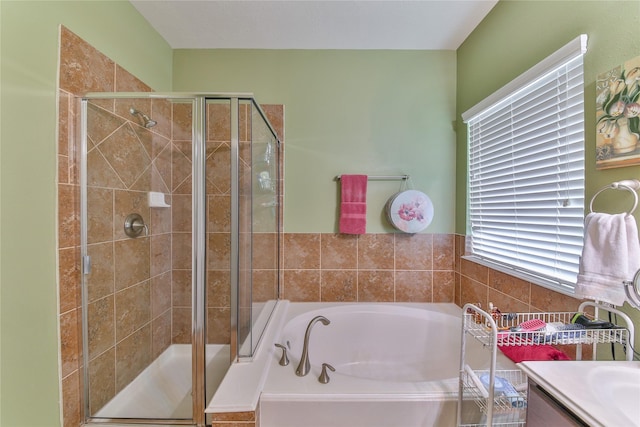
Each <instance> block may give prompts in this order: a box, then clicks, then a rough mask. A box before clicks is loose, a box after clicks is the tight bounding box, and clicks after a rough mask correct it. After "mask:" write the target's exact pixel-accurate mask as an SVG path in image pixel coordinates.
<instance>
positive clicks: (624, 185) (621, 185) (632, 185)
mask: <svg viewBox="0 0 640 427" xmlns="http://www.w3.org/2000/svg"><path fill="white" fill-rule="evenodd" d="M610 189H613V190H627V191H629V192H631V193H632V194H633V197H634V200H633V207H632V208H631V210H630V211H629V212H628V213H627V215H631V214H632V213H633V212H635V210H636V208H637V207H638V193H636V191H638V190H640V181H639V180H637V179H625V180H622V181H616V182H612V183H611V184H609V185H607V186H605V187H602V188H601V189H600V190H598V191H597V192H596V194H594V195H593V197H592V198H591V202H590V203H589V212H593V201H594V200H595V199H596V197H598V195H599V194H600V193H602V192H603V191H605V190H610Z"/></svg>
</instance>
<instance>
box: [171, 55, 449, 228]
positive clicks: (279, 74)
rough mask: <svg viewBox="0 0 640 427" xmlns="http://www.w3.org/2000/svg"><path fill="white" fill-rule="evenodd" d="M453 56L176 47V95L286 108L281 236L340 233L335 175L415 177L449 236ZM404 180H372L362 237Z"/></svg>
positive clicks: (380, 223)
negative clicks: (221, 96) (222, 96)
mask: <svg viewBox="0 0 640 427" xmlns="http://www.w3.org/2000/svg"><path fill="white" fill-rule="evenodd" d="M455 70H456V62H455V52H453V51H428V52H427V51H350V50H342V51H335V50H314V51H309V50H176V51H175V52H174V70H173V76H174V79H173V89H174V90H176V91H203V90H204V91H224V92H229V91H239V92H252V93H254V95H255V97H256V99H257V100H258V102H260V103H263V104H284V106H285V123H286V125H285V127H286V136H285V141H286V142H285V146H286V149H285V153H286V154H285V189H286V190H285V208H284V229H285V231H286V232H292V233H302V232H308V233H311V232H326V233H330V232H334V231H337V218H338V201H339V194H340V191H339V184H338V183H337V182H336V181H334V177H335V176H336V175H340V174H349V173H363V174H368V175H396V174H409V175H411V181H412V182H411V184H412V185H413V188H415V189H417V190H421V191H423V192H425V193H426V194H428V195H429V197H430V198H431V200H432V201H433V204H434V207H435V215H434V220H433V222H432V224H431V225H430V226H429V227H428V228H427V229H426V230H425V231H426V232H441V233H448V232H453V229H454V221H453V218H454V212H455V207H454V197H453V192H454V189H455V187H454V186H455V182H454V180H455V171H454V166H455V134H454V130H453V127H452V121H453V120H454V113H455ZM400 185H401V183H400V182H380V181H375V182H372V181H370V182H369V184H368V191H367V202H368V209H367V232H369V233H379V232H387V231H393V229H392V228H391V227H390V226H389V225H388V224H387V222H386V220H385V219H384V213H383V208H384V204H385V202H386V201H387V199H388V198H389V197H390V196H392V195H393V194H395V193H396V192H397V191H398V190H399V189H400Z"/></svg>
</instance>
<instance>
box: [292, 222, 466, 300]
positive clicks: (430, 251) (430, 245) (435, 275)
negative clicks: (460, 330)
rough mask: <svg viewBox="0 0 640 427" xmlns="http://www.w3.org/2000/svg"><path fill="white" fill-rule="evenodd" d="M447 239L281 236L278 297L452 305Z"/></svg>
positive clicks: (451, 248)
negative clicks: (280, 287)
mask: <svg viewBox="0 0 640 427" xmlns="http://www.w3.org/2000/svg"><path fill="white" fill-rule="evenodd" d="M453 255H454V238H453V235H451V234H414V235H408V234H393V233H386V234H364V235H360V236H355V235H342V234H333V233H300V234H291V233H285V234H284V269H283V283H282V289H281V297H282V298H284V299H288V300H291V301H305V302H311V301H362V302H393V301H404V302H407V301H411V302H453V301H454V290H455V275H454V261H453Z"/></svg>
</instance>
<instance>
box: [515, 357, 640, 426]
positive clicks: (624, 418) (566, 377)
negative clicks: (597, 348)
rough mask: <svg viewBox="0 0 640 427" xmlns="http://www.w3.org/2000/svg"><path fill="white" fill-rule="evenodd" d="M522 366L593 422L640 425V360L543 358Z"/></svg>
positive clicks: (578, 413)
mask: <svg viewBox="0 0 640 427" xmlns="http://www.w3.org/2000/svg"><path fill="white" fill-rule="evenodd" d="M519 367H520V368H521V369H522V370H523V371H524V372H525V373H526V374H527V375H528V376H529V378H530V379H531V380H533V381H535V382H536V383H537V384H538V385H539V386H541V387H542V388H544V389H545V390H546V391H547V392H548V393H549V394H550V395H552V396H553V397H554V398H556V399H557V400H558V401H559V402H561V403H562V404H563V405H565V406H566V407H567V408H568V409H569V410H571V411H572V412H573V413H574V414H575V415H576V416H578V417H579V418H580V419H582V420H583V421H584V422H586V423H587V424H589V425H590V426H594V427H595V426H602V427H612V426H618V427H632V426H640V362H626V361H624V362H623V361H618V362H607V361H544V362H522V363H520V364H519Z"/></svg>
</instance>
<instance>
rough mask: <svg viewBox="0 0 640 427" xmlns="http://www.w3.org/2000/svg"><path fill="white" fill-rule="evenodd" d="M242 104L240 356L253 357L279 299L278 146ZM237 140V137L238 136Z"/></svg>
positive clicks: (256, 112) (255, 112)
mask: <svg viewBox="0 0 640 427" xmlns="http://www.w3.org/2000/svg"><path fill="white" fill-rule="evenodd" d="M240 105H241V107H242V108H241V111H242V113H241V120H240V123H241V125H243V126H242V127H241V128H242V129H244V131H245V132H246V137H245V138H244V139H246V141H244V140H243V139H241V146H243V147H244V148H243V149H242V150H241V160H242V161H241V165H242V166H241V168H240V170H241V183H242V185H241V197H240V202H241V203H240V206H241V208H240V213H241V218H243V220H244V221H243V224H242V226H241V234H242V231H244V236H245V238H244V239H243V238H241V241H243V242H244V245H243V246H242V247H241V248H242V250H241V259H244V266H243V267H244V269H243V271H244V275H245V276H246V277H247V280H246V281H244V282H240V283H239V293H240V295H239V304H240V307H239V319H238V322H239V325H238V326H239V336H241V337H243V338H244V341H243V342H242V343H243V345H241V346H239V354H238V355H239V356H240V357H250V356H251V355H253V353H254V351H255V349H256V346H257V345H258V342H259V341H260V337H261V335H262V332H263V331H264V329H265V325H266V323H267V321H268V320H269V317H270V315H271V313H272V311H273V308H274V306H275V303H276V301H277V295H278V279H279V278H278V260H279V250H278V248H279V241H278V227H279V209H278V194H279V193H278V186H279V185H280V183H279V167H278V164H279V144H278V141H277V138H276V137H275V135H274V134H273V131H272V130H271V127H270V126H269V125H268V123H267V121H266V118H265V117H264V115H263V113H262V110H261V109H260V108H259V106H258V105H257V104H255V102H254V101H253V100H245V101H242V102H241V103H240ZM241 135H242V132H241Z"/></svg>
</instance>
